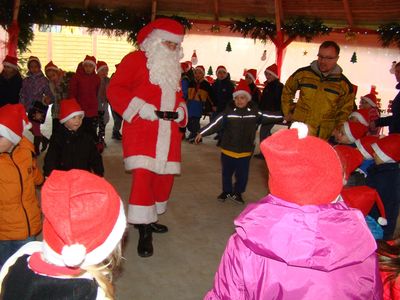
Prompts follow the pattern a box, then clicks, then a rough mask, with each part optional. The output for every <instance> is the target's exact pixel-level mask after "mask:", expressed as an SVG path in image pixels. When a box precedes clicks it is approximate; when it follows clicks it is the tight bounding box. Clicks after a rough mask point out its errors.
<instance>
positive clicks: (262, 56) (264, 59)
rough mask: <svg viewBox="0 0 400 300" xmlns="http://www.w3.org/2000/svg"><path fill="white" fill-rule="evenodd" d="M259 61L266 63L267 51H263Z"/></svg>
mask: <svg viewBox="0 0 400 300" xmlns="http://www.w3.org/2000/svg"><path fill="white" fill-rule="evenodd" d="M261 60H262V61H266V60H267V50H264V51H263V54H262V55H261Z"/></svg>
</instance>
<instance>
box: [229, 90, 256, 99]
mask: <svg viewBox="0 0 400 300" xmlns="http://www.w3.org/2000/svg"><path fill="white" fill-rule="evenodd" d="M239 95H245V96H247V99H249V100H251V95H250V93H249V92H246V91H243V90H239V91H236V92H234V93H233V94H232V96H233V98H235V97H236V96H239Z"/></svg>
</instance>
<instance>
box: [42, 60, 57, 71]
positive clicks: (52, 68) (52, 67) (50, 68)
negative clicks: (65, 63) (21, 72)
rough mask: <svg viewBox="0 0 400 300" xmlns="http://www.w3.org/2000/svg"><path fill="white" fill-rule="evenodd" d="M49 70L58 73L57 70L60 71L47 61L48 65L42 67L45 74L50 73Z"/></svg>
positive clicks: (51, 62)
mask: <svg viewBox="0 0 400 300" xmlns="http://www.w3.org/2000/svg"><path fill="white" fill-rule="evenodd" d="M50 70H53V71H59V70H60V69H59V68H58V67H57V66H56V65H55V64H54V63H53V61H52V60H51V61H49V63H48V64H47V65H46V66H45V67H44V71H45V72H47V71H50Z"/></svg>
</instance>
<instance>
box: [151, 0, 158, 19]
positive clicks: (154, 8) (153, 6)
mask: <svg viewBox="0 0 400 300" xmlns="http://www.w3.org/2000/svg"><path fill="white" fill-rule="evenodd" d="M156 15H157V0H152V1H151V20H152V21H154V20H155V19H156Z"/></svg>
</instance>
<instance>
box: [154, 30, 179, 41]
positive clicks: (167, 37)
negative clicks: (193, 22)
mask: <svg viewBox="0 0 400 300" xmlns="http://www.w3.org/2000/svg"><path fill="white" fill-rule="evenodd" d="M150 35H151V36H155V37H158V38H160V39H162V40H164V41H169V42H174V43H177V44H180V43H182V42H183V35H178V34H174V33H171V32H169V31H166V30H162V29H154V30H153V31H152V32H151V33H150V34H149V36H150Z"/></svg>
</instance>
